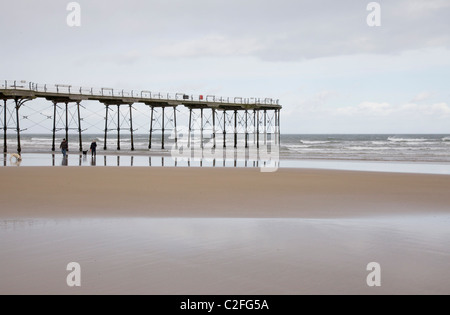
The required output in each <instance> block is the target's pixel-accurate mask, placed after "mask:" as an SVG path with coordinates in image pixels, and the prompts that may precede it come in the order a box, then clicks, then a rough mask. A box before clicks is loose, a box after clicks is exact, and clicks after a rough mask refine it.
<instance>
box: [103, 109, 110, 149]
mask: <svg viewBox="0 0 450 315" xmlns="http://www.w3.org/2000/svg"><path fill="white" fill-rule="evenodd" d="M108 112H109V106H108V105H106V114H105V142H104V144H103V150H105V151H106V150H107V145H106V140H108Z"/></svg>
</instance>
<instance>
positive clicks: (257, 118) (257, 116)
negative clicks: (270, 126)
mask: <svg viewBox="0 0 450 315" xmlns="http://www.w3.org/2000/svg"><path fill="white" fill-rule="evenodd" d="M256 120H257V121H256V148H258V149H259V109H258V110H257V111H256Z"/></svg>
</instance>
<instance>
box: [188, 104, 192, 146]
mask: <svg viewBox="0 0 450 315" xmlns="http://www.w3.org/2000/svg"><path fill="white" fill-rule="evenodd" d="M191 133H192V108H189V135H188V148H190V147H191V138H192V134H191Z"/></svg>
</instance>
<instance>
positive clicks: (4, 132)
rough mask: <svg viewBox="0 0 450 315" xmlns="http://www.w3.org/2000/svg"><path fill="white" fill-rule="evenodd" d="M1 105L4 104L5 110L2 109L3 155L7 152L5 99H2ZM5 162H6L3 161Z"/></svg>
mask: <svg viewBox="0 0 450 315" xmlns="http://www.w3.org/2000/svg"><path fill="white" fill-rule="evenodd" d="M3 103H4V104H5V108H4V109H3V153H7V152H8V138H7V134H6V133H7V131H8V126H7V123H8V119H7V115H6V99H3ZM5 161H6V160H5Z"/></svg>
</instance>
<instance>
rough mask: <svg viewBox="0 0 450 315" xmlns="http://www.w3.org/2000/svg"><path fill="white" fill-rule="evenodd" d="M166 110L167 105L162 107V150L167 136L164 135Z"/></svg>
mask: <svg viewBox="0 0 450 315" xmlns="http://www.w3.org/2000/svg"><path fill="white" fill-rule="evenodd" d="M164 111H165V107H164V106H163V107H162V123H161V127H162V135H161V149H162V150H164V137H165V135H164V131H165V130H164V129H165V128H164V127H165V125H164V124H165V122H164V118H165V117H164V116H165V113H164Z"/></svg>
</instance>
